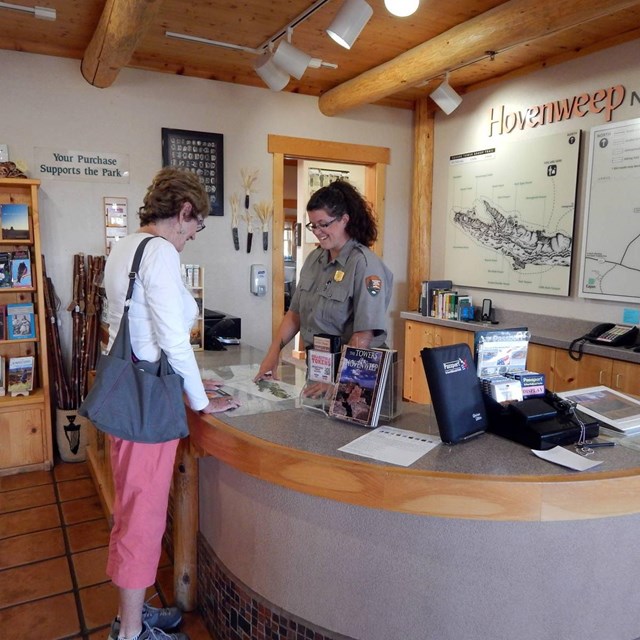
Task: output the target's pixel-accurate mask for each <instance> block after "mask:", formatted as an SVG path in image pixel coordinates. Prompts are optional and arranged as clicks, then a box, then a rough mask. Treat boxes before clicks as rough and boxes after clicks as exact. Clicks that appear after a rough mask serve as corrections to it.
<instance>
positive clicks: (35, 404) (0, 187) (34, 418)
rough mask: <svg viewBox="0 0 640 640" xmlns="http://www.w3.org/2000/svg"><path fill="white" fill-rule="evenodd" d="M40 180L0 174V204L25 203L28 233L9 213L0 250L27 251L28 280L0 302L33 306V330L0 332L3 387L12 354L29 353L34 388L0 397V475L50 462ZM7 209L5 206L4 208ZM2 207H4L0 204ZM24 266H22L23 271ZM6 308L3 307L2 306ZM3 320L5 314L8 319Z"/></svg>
mask: <svg viewBox="0 0 640 640" xmlns="http://www.w3.org/2000/svg"><path fill="white" fill-rule="evenodd" d="M39 185H40V181H39V180H29V179H26V178H0V205H6V204H9V205H10V204H19V205H26V208H27V212H28V219H27V221H28V232H23V233H19V232H17V231H18V227H17V226H16V228H15V229H11V224H10V223H9V221H8V218H6V219H5V220H4V224H3V225H2V231H1V232H0V253H5V254H6V253H9V254H14V253H16V252H25V251H28V254H29V264H28V265H27V268H28V269H30V275H31V283H30V284H28V286H20V287H16V286H15V284H12V285H11V286H9V287H0V305H3V306H4V307H6V305H9V304H16V303H21V304H26V305H33V313H34V316H33V324H34V326H33V331H30V332H29V334H28V336H27V337H24V338H21V337H15V338H14V339H6V338H9V336H10V332H9V331H5V332H4V334H3V335H1V336H0V356H2V358H3V360H4V365H5V367H6V368H5V370H4V371H3V372H2V373H3V374H4V375H3V381H4V387H5V389H6V387H7V386H8V382H9V381H8V380H7V374H8V366H9V363H10V360H11V358H24V357H32V358H33V371H32V376H33V378H32V379H33V389H32V390H30V391H29V392H28V393H27V394H25V395H22V394H19V395H16V394H14V395H12V394H11V392H10V391H9V390H7V391H6V392H5V395H4V396H0V475H9V474H13V473H19V472H24V471H36V470H42V469H44V470H48V469H51V467H52V466H53V446H52V430H51V402H50V397H49V369H48V364H47V340H46V314H45V305H44V288H43V276H42V271H43V270H42V253H41V248H40V225H39V211H38V187H39ZM7 211H8V209H7ZM0 212H2V207H0ZM24 268H25V267H22V270H24ZM3 311H4V309H3ZM6 321H7V319H6V317H5V318H4V322H5V323H6Z"/></svg>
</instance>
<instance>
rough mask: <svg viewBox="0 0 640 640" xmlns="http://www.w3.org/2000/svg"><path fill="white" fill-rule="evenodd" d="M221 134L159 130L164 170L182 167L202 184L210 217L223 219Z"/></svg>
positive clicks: (183, 130)
mask: <svg viewBox="0 0 640 640" xmlns="http://www.w3.org/2000/svg"><path fill="white" fill-rule="evenodd" d="M222 163H223V155H222V134H221V133H207V132H205V131H186V130H185V129H165V128H164V127H163V129H162V164H163V166H165V167H167V166H171V167H182V168H184V169H187V170H189V171H192V172H193V173H195V174H197V175H198V176H199V177H200V179H201V180H202V182H203V184H204V187H205V189H206V190H207V193H208V194H209V201H210V203H211V211H210V215H212V216H222V215H224V188H223V176H224V172H223V164H222Z"/></svg>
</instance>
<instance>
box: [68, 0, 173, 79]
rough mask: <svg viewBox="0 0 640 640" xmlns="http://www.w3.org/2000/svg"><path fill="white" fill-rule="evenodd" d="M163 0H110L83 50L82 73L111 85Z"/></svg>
mask: <svg viewBox="0 0 640 640" xmlns="http://www.w3.org/2000/svg"><path fill="white" fill-rule="evenodd" d="M162 2H163V0H107V2H106V4H105V6H104V10H103V11H102V15H101V16H100V22H99V23H98V27H97V28H96V30H95V33H94V34H93V37H92V38H91V41H90V42H89V45H88V46H87V49H86V51H85V52H84V57H83V59H82V65H81V69H82V75H83V76H84V79H85V80H86V81H87V82H88V83H89V84H92V85H94V86H95V87H100V88H101V89H104V88H105V87H110V86H111V85H112V84H113V83H114V82H115V80H116V78H117V77H118V74H119V73H120V69H122V67H125V66H126V65H127V64H128V63H129V60H131V56H132V55H133V53H134V51H135V50H136V47H137V46H138V42H139V41H140V39H141V38H142V36H143V35H144V34H145V31H146V30H147V28H148V27H149V25H150V24H151V23H152V22H153V21H154V20H155V18H156V15H157V14H158V12H159V11H160V7H161V6H162Z"/></svg>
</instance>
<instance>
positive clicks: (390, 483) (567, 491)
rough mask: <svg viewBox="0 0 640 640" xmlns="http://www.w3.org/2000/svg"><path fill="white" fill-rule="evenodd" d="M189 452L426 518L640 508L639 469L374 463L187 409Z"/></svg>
mask: <svg viewBox="0 0 640 640" xmlns="http://www.w3.org/2000/svg"><path fill="white" fill-rule="evenodd" d="M189 425H190V438H191V444H192V450H195V451H199V452H200V453H201V454H204V455H212V456H214V457H216V458H217V459H219V460H221V461H222V462H225V463H226V464H229V465H230V466H232V467H234V468H235V469H238V470H239V471H242V472H243V473H246V474H248V475H251V476H253V477H256V478H259V479H261V480H265V481H267V482H271V483H273V484H277V485H279V486H282V487H285V488H288V489H292V490H294V491H298V492H300V493H306V494H309V495H314V496H317V497H321V498H327V499H330V500H336V501H338V502H344V503H348V504H354V505H358V506H363V507H369V508H372V509H381V510H386V511H397V512H401V513H409V514H414V515H422V516H433V517H440V518H457V519H463V520H488V521H559V520H577V519H589V518H604V517H615V516H623V515H629V514H635V513H640V469H638V468H634V469H627V470H622V471H613V472H591V473H589V474H585V475H580V476H578V475H576V476H567V475H562V476H561V475H551V476H532V475H528V476H517V477H516V476H490V475H474V474H464V473H444V472H436V471H422V470H415V469H406V468H403V467H393V466H383V465H374V464H369V463H366V462H359V461H351V460H345V459H342V458H334V457H331V456H325V455H320V454H316V453H310V452H307V451H301V450H299V449H292V448H290V447H286V446H283V445H280V444H277V443H273V442H269V441H267V440H263V439H261V438H257V437H255V436H252V435H250V434H247V433H243V432H242V431H240V430H238V429H235V428H234V427H232V426H230V425H228V424H226V423H225V422H223V421H222V420H221V419H220V418H218V417H216V416H215V415H208V416H205V415H203V414H197V413H194V412H193V411H189Z"/></svg>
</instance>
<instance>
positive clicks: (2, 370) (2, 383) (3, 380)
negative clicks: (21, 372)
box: [0, 356, 7, 396]
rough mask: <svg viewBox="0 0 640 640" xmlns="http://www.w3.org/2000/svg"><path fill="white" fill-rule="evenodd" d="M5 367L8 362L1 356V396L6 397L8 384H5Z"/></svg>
mask: <svg viewBox="0 0 640 640" xmlns="http://www.w3.org/2000/svg"><path fill="white" fill-rule="evenodd" d="M5 365H6V361H5V358H4V356H0V396H4V395H6V393H7V390H6V382H5V372H4V369H5Z"/></svg>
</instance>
